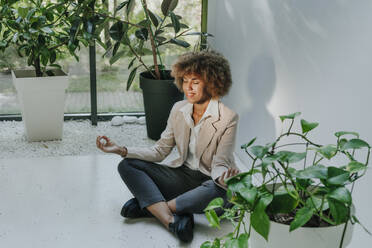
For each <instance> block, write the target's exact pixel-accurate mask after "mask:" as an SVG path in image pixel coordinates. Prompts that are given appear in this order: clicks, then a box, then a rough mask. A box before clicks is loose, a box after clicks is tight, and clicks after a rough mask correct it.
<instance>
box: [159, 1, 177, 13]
mask: <svg viewBox="0 0 372 248" xmlns="http://www.w3.org/2000/svg"><path fill="white" fill-rule="evenodd" d="M177 4H178V0H163V2H162V3H161V12H162V13H163V15H164V16H167V15H168V14H169V11H173V10H174V9H175V8H176V7H177Z"/></svg>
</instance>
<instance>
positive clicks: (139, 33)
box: [135, 28, 149, 40]
mask: <svg viewBox="0 0 372 248" xmlns="http://www.w3.org/2000/svg"><path fill="white" fill-rule="evenodd" d="M135 35H136V37H137V38H138V39H141V40H147V38H148V35H149V32H148V30H147V28H141V29H137V30H136V32H135Z"/></svg>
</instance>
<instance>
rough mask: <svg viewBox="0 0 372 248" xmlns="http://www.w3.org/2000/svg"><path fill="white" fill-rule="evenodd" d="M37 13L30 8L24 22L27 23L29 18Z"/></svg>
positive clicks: (34, 9)
mask: <svg viewBox="0 0 372 248" xmlns="http://www.w3.org/2000/svg"><path fill="white" fill-rule="evenodd" d="M36 11H37V9H36V8H32V9H31V10H30V11H28V13H27V16H26V21H27V22H29V21H30V18H31V17H32V16H33V15H34V14H35V12H36Z"/></svg>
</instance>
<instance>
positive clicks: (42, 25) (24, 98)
mask: <svg viewBox="0 0 372 248" xmlns="http://www.w3.org/2000/svg"><path fill="white" fill-rule="evenodd" d="M86 4H87V1H84V2H81V1H63V0H58V1H57V2H54V3H52V2H50V1H43V0H34V1H14V0H13V1H11V0H1V7H0V38H1V39H0V50H2V51H5V49H6V48H7V47H9V46H10V45H11V44H12V46H13V47H15V48H16V50H17V53H18V54H19V55H20V56H21V57H27V64H28V66H32V67H33V68H34V69H33V70H13V71H12V76H13V82H14V84H15V87H16V90H17V93H18V99H19V101H20V104H21V109H22V120H23V122H24V123H25V129H26V135H27V139H28V140H29V141H40V140H54V139H61V138H62V127H63V115H64V100H65V89H66V88H67V86H68V77H67V74H66V73H65V72H63V71H62V70H61V66H60V65H58V63H57V60H58V59H59V58H60V55H61V54H62V53H65V52H67V51H68V52H70V53H71V54H72V55H73V56H74V57H75V58H76V59H77V60H78V56H77V55H76V53H75V52H76V50H77V49H78V48H79V47H80V43H83V44H84V45H86V46H87V45H89V42H90V41H92V40H93V38H96V37H98V35H97V34H96V33H95V29H94V27H95V25H98V24H99V22H100V21H102V20H100V18H98V17H97V16H87V15H82V14H81V10H82V9H84V8H85V9H86V8H88V7H89V6H90V5H87V6H86ZM83 7H84V8H83Z"/></svg>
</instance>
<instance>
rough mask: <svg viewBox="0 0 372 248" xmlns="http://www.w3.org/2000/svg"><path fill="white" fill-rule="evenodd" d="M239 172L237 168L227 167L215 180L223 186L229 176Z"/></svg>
mask: <svg viewBox="0 0 372 248" xmlns="http://www.w3.org/2000/svg"><path fill="white" fill-rule="evenodd" d="M237 174H239V170H238V169H233V168H229V169H228V170H227V171H225V172H224V173H222V175H221V176H220V177H219V178H218V179H217V182H218V183H219V184H220V185H222V186H223V187H227V185H226V183H225V180H227V179H229V178H230V177H233V176H235V175H237Z"/></svg>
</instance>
